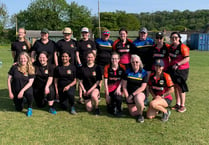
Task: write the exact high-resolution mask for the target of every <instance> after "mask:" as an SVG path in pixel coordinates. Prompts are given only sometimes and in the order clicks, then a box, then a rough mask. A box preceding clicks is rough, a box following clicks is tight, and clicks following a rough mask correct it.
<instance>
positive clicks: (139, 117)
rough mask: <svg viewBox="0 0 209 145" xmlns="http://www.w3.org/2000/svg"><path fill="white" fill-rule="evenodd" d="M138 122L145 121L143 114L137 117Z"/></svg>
mask: <svg viewBox="0 0 209 145" xmlns="http://www.w3.org/2000/svg"><path fill="white" fill-rule="evenodd" d="M137 122H139V123H143V122H144V116H142V115H141V114H140V115H138V117H137Z"/></svg>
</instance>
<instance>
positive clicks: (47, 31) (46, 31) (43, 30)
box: [41, 28, 49, 34]
mask: <svg viewBox="0 0 209 145" xmlns="http://www.w3.org/2000/svg"><path fill="white" fill-rule="evenodd" d="M41 33H46V34H47V33H48V34H49V30H48V29H47V28H43V29H42V30H41Z"/></svg>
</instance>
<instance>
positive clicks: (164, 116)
mask: <svg viewBox="0 0 209 145" xmlns="http://www.w3.org/2000/svg"><path fill="white" fill-rule="evenodd" d="M170 115H171V111H170V110H168V113H163V116H162V118H161V120H162V121H163V122H166V121H168V119H169V116H170Z"/></svg>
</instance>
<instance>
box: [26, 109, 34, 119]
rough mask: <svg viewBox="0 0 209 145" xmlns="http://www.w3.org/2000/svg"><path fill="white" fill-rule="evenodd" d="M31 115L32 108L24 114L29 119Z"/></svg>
mask: <svg viewBox="0 0 209 145" xmlns="http://www.w3.org/2000/svg"><path fill="white" fill-rule="evenodd" d="M32 114H33V112H32V108H28V111H27V112H26V116H28V117H31V116H32Z"/></svg>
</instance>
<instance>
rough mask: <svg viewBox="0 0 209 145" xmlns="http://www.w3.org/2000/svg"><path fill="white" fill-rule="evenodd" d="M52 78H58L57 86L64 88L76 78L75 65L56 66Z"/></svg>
mask: <svg viewBox="0 0 209 145" xmlns="http://www.w3.org/2000/svg"><path fill="white" fill-rule="evenodd" d="M54 78H57V79H58V88H64V87H65V86H67V85H69V84H70V83H72V82H73V81H74V79H75V78H76V67H75V65H72V64H70V65H68V66H57V67H56V68H55V71H54Z"/></svg>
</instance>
